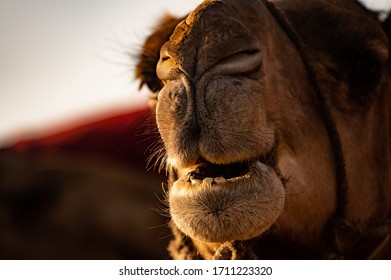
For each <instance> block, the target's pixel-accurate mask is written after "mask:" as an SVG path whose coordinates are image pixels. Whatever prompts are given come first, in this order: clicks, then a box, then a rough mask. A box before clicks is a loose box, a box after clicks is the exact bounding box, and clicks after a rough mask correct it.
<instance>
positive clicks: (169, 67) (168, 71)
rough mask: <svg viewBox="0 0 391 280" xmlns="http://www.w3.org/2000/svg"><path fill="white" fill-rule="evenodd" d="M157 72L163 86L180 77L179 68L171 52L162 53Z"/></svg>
mask: <svg viewBox="0 0 391 280" xmlns="http://www.w3.org/2000/svg"><path fill="white" fill-rule="evenodd" d="M156 72H157V76H158V78H159V79H160V80H161V81H162V82H163V84H164V83H165V82H167V81H171V80H175V79H176V78H177V77H178V66H177V65H176V63H175V59H173V58H172V56H171V55H170V54H169V52H167V51H161V53H160V59H159V62H158V64H157V67H156Z"/></svg>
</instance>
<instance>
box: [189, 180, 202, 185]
mask: <svg viewBox="0 0 391 280" xmlns="http://www.w3.org/2000/svg"><path fill="white" fill-rule="evenodd" d="M190 182H191V184H192V185H199V184H201V182H202V181H201V180H198V179H194V178H190Z"/></svg>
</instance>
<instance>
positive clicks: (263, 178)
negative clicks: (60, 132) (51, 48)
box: [136, 0, 391, 258]
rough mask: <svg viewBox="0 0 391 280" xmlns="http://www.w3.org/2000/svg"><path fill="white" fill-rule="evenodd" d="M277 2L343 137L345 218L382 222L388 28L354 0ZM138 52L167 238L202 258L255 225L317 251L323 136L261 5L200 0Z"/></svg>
mask: <svg viewBox="0 0 391 280" xmlns="http://www.w3.org/2000/svg"><path fill="white" fill-rule="evenodd" d="M275 2H276V6H278V7H279V8H280V9H281V10H283V11H284V14H285V15H286V16H287V18H288V19H289V20H290V22H291V23H292V27H293V28H294V29H295V30H296V32H297V33H298V34H299V35H300V37H301V38H302V40H303V42H304V43H305V45H306V46H307V51H308V55H309V58H310V59H311V63H312V65H313V66H314V68H315V70H316V72H317V76H318V79H319V81H318V82H319V83H320V84H321V86H322V91H323V93H324V95H325V98H326V100H325V101H326V103H327V106H328V107H329V108H330V111H331V115H332V117H333V119H334V121H335V124H336V127H337V131H338V134H339V137H340V139H341V146H342V151H343V155H344V157H345V161H346V172H347V181H348V186H349V189H348V191H347V200H348V205H347V217H346V219H347V220H348V221H349V222H350V223H352V224H354V225H356V226H357V227H358V228H365V227H367V226H370V225H376V224H380V223H383V222H384V221H385V220H386V219H387V217H389V213H390V208H391V189H390V188H391V177H390V175H389V172H388V170H389V169H390V162H391V151H390V147H391V125H390V121H391V116H390V104H391V100H390V99H391V90H390V89H391V84H390V72H389V66H388V63H389V62H388V57H389V43H388V39H387V34H386V32H385V31H384V30H383V29H382V27H381V24H380V23H379V22H378V21H377V20H376V19H375V18H374V17H373V16H372V15H370V14H369V12H367V11H365V10H364V9H363V8H362V7H361V6H359V5H358V4H357V3H355V2H354V1H339V2H338V3H337V4H334V3H331V2H330V1H320V0H318V1H309V0H308V1H304V0H301V1H299V0H298V1H286V0H285V1H284V0H280V1H275ZM244 3H245V4H244ZM162 30H164V32H162ZM167 30H169V31H167ZM163 33H164V34H163ZM146 49H148V50H149V52H151V50H155V52H153V51H152V52H151V53H152V54H153V55H151V54H148V55H145V50H146ZM157 53H160V55H159V56H158V55H157ZM143 55H144V56H141V58H140V62H139V64H138V68H137V70H136V75H137V77H138V78H140V79H141V82H142V83H147V84H148V85H149V86H150V88H151V89H152V90H154V91H155V95H156V101H154V102H152V104H154V105H155V107H156V108H154V110H155V112H156V124H157V128H158V131H159V133H160V136H161V139H162V141H163V143H164V148H165V151H166V158H165V160H166V166H167V170H168V172H169V175H170V181H169V190H168V203H169V210H170V215H171V217H172V222H173V228H174V232H177V234H178V235H179V237H178V238H182V237H183V236H188V237H190V240H191V243H192V246H194V248H195V249H194V250H195V251H196V252H197V254H200V255H201V257H203V258H213V255H214V254H215V252H216V250H218V248H219V246H220V245H221V244H223V243H224V242H226V241H238V240H239V241H240V240H251V239H254V238H259V236H271V238H272V239H273V240H277V242H278V240H284V241H287V240H288V241H289V243H292V244H298V246H306V247H309V248H312V249H313V250H315V251H316V250H318V251H322V250H324V246H325V245H324V244H325V241H324V228H325V225H326V224H327V222H328V221H329V219H330V217H332V215H333V214H334V211H335V209H336V204H337V190H336V189H337V185H336V179H335V177H336V174H335V172H336V171H335V162H334V157H333V147H332V144H331V142H330V138H329V135H328V134H327V129H326V127H325V124H324V122H323V121H322V120H323V119H322V116H321V113H320V110H319V104H318V100H317V99H316V97H315V94H314V90H313V88H312V86H311V83H310V82H309V80H308V79H309V78H308V73H307V71H306V69H305V66H304V64H303V61H302V59H301V57H300V55H299V53H298V50H297V48H296V47H295V45H294V44H293V43H292V42H291V41H290V39H289V38H288V37H287V35H286V31H284V30H282V28H281V27H280V25H279V24H278V23H277V22H276V20H275V18H274V17H273V16H272V15H271V13H270V11H269V10H268V9H267V8H266V7H265V6H264V5H263V3H262V2H261V1H259V0H252V1H245V2H243V1H239V0H227V1H205V2H203V3H202V4H201V5H200V6H199V7H197V8H196V9H195V10H194V11H193V12H191V13H190V14H189V15H188V16H187V17H186V18H184V19H177V20H176V19H174V18H166V19H165V20H164V21H163V24H162V25H161V28H160V29H159V28H158V29H157V30H156V32H155V33H154V34H152V35H151V36H150V37H149V38H148V39H147V41H146V43H145V46H144V52H143ZM154 67H156V73H154V72H153V71H151V69H154ZM151 84H152V85H153V86H152V87H151ZM354 246H355V245H354V244H348V245H346V246H345V248H344V251H346V252H345V253H346V254H347V255H349V252H350V251H351V249H352V248H353V247H354ZM259 256H263V255H262V254H258V255H257V257H259ZM278 256H279V255H277V257H278ZM286 256H288V257H289V256H290V255H289V253H288V254H287V255H286V254H285V253H284V254H282V255H280V257H283V258H284V257H285V258H286ZM316 256H319V255H316ZM173 257H174V258H181V257H183V256H181V255H175V254H173ZM266 257H267V256H266ZM273 257H276V256H275V255H273ZM351 257H358V258H360V257H361V256H354V253H351ZM185 258H186V256H185Z"/></svg>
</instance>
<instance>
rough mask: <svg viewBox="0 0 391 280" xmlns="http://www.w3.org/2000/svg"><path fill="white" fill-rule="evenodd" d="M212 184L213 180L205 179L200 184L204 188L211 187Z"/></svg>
mask: <svg viewBox="0 0 391 280" xmlns="http://www.w3.org/2000/svg"><path fill="white" fill-rule="evenodd" d="M213 182H214V179H213V178H210V177H208V178H205V179H204V180H203V181H202V184H203V185H205V186H211V185H212V184H213Z"/></svg>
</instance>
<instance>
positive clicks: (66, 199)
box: [0, 0, 391, 259]
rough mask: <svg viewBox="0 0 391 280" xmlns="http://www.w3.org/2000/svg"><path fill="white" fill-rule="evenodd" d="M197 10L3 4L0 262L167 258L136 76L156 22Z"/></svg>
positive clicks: (380, 2)
mask: <svg viewBox="0 0 391 280" xmlns="http://www.w3.org/2000/svg"><path fill="white" fill-rule="evenodd" d="M200 2H202V1H201V0H187V1H177V0H165V1H161V0H143V1H131V0H114V1H103V0H68V1H60V0H34V1H27V0H0V38H1V41H0V42H1V43H0V148H1V149H0V258H1V259H164V258H168V255H167V252H166V246H167V244H168V242H169V239H170V231H169V229H168V226H167V222H168V219H167V217H165V216H164V215H162V214H164V208H165V207H164V202H162V201H160V200H164V198H163V197H162V184H161V183H162V182H164V181H165V178H164V174H162V175H157V174H156V172H152V171H153V168H151V169H152V170H150V171H146V170H145V167H146V165H147V163H146V160H147V158H148V152H147V150H148V149H150V148H151V147H154V143H155V141H156V139H155V136H156V135H155V134H153V133H152V134H147V135H146V134H145V131H146V130H148V129H149V128H148V123H149V122H150V120H149V114H148V109H147V93H146V92H145V91H144V90H141V91H139V89H138V83H137V81H135V80H134V78H133V69H134V66H135V63H136V62H135V56H136V55H137V53H138V51H139V49H140V47H141V44H142V42H143V40H144V39H145V37H146V36H147V35H148V34H149V33H150V31H151V29H152V27H153V26H154V25H155V23H156V21H157V20H158V19H159V18H160V17H161V16H162V15H163V14H164V13H165V12H170V13H172V14H174V15H178V16H183V15H184V14H186V13H187V12H189V11H191V10H192V9H193V8H194V7H196V6H197V5H198V4H199V3H200ZM362 2H366V3H367V5H368V6H369V7H371V8H372V9H375V10H377V11H381V10H384V11H388V10H389V9H391V1H390V0H374V1H370V0H367V1H362ZM385 14H386V13H383V14H382V15H383V17H384V15H385ZM154 194H156V196H155V195H154ZM154 208H155V210H154ZM156 209H157V210H156ZM158 212H160V213H158Z"/></svg>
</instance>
